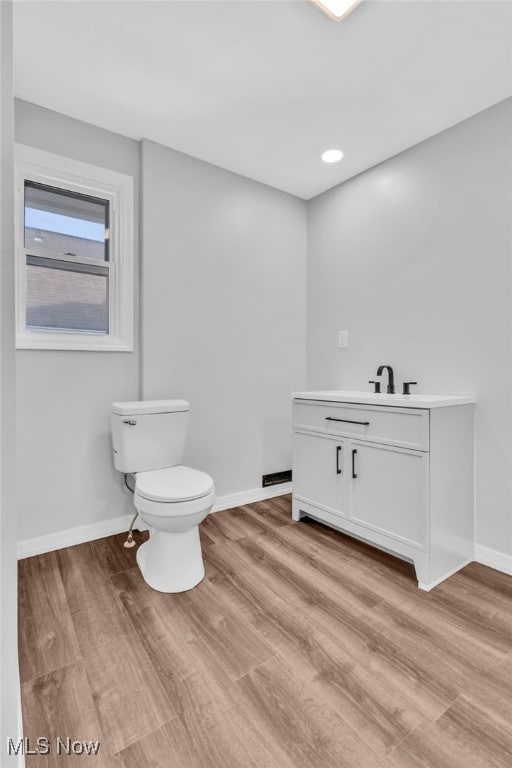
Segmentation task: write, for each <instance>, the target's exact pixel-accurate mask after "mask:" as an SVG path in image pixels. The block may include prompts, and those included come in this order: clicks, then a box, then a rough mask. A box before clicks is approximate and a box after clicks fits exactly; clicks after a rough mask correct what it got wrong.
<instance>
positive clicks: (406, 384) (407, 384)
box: [402, 381, 418, 395]
mask: <svg viewBox="0 0 512 768" xmlns="http://www.w3.org/2000/svg"><path fill="white" fill-rule="evenodd" d="M417 383H418V382H417V381H404V388H403V390H402V395H410V394H411V392H410V389H409V387H410V386H411V385H412V384H417Z"/></svg>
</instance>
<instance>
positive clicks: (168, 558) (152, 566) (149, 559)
mask: <svg viewBox="0 0 512 768" xmlns="http://www.w3.org/2000/svg"><path fill="white" fill-rule="evenodd" d="M137 565H138V566H139V568H140V572H141V573H142V576H143V578H144V581H145V582H146V584H149V586H150V587H151V588H152V589H155V590H157V592H169V593H173V592H186V590H188V589H192V588H193V587H195V586H197V584H199V582H200V581H202V579H203V578H204V565H203V554H202V552H201V541H200V539H199V526H197V525H195V526H194V527H193V528H190V529H189V530H188V531H183V532H181V533H175V532H173V533H169V532H167V531H153V532H152V533H151V536H150V538H149V539H148V541H145V542H144V544H141V546H140V547H139V548H138V550H137Z"/></svg>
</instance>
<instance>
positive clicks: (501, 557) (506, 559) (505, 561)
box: [475, 544, 512, 576]
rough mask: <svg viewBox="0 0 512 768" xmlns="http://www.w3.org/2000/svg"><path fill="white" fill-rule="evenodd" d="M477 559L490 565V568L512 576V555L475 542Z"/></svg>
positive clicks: (483, 563) (478, 561)
mask: <svg viewBox="0 0 512 768" xmlns="http://www.w3.org/2000/svg"><path fill="white" fill-rule="evenodd" d="M475 560H476V562H477V563H481V564H482V565H488V566H489V568H494V569H495V570H496V571H501V572H502V573H508V574H510V575H511V576H512V555H505V554H503V552H498V551H497V550H495V549H489V548H488V547H482V546H480V545H479V544H475Z"/></svg>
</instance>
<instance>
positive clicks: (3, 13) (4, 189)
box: [0, 2, 20, 765]
mask: <svg viewBox="0 0 512 768" xmlns="http://www.w3.org/2000/svg"><path fill="white" fill-rule="evenodd" d="M0 115H1V118H0V179H1V189H0V199H1V209H0V249H1V251H0V253H1V259H0V624H1V631H0V724H1V727H0V763H1V764H2V765H6V764H7V763H9V764H10V763H11V760H8V758H7V756H6V744H7V738H9V737H10V738H14V739H16V737H17V736H18V725H19V724H18V712H19V711H20V710H19V678H18V650H17V635H16V626H17V618H16V588H17V580H16V568H17V566H16V504H15V501H16V500H15V487H14V474H15V473H14V470H15V462H14V444H15V439H16V435H15V422H14V399H15V389H14V258H13V250H14V248H13V188H14V184H13V168H12V154H13V152H12V150H13V94H12V3H11V2H2V3H0ZM12 762H14V759H13V760H12Z"/></svg>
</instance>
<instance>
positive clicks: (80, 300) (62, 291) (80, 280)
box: [26, 256, 108, 334]
mask: <svg viewBox="0 0 512 768" xmlns="http://www.w3.org/2000/svg"><path fill="white" fill-rule="evenodd" d="M26 307H27V314H26V326H27V328H29V329H31V330H45V331H52V330H53V331H82V332H86V333H101V334H107V333H108V269H107V268H106V267H94V266H88V265H85V264H68V263H66V262H63V261H56V260H52V259H45V258H41V257H37V256H27V300H26Z"/></svg>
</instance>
